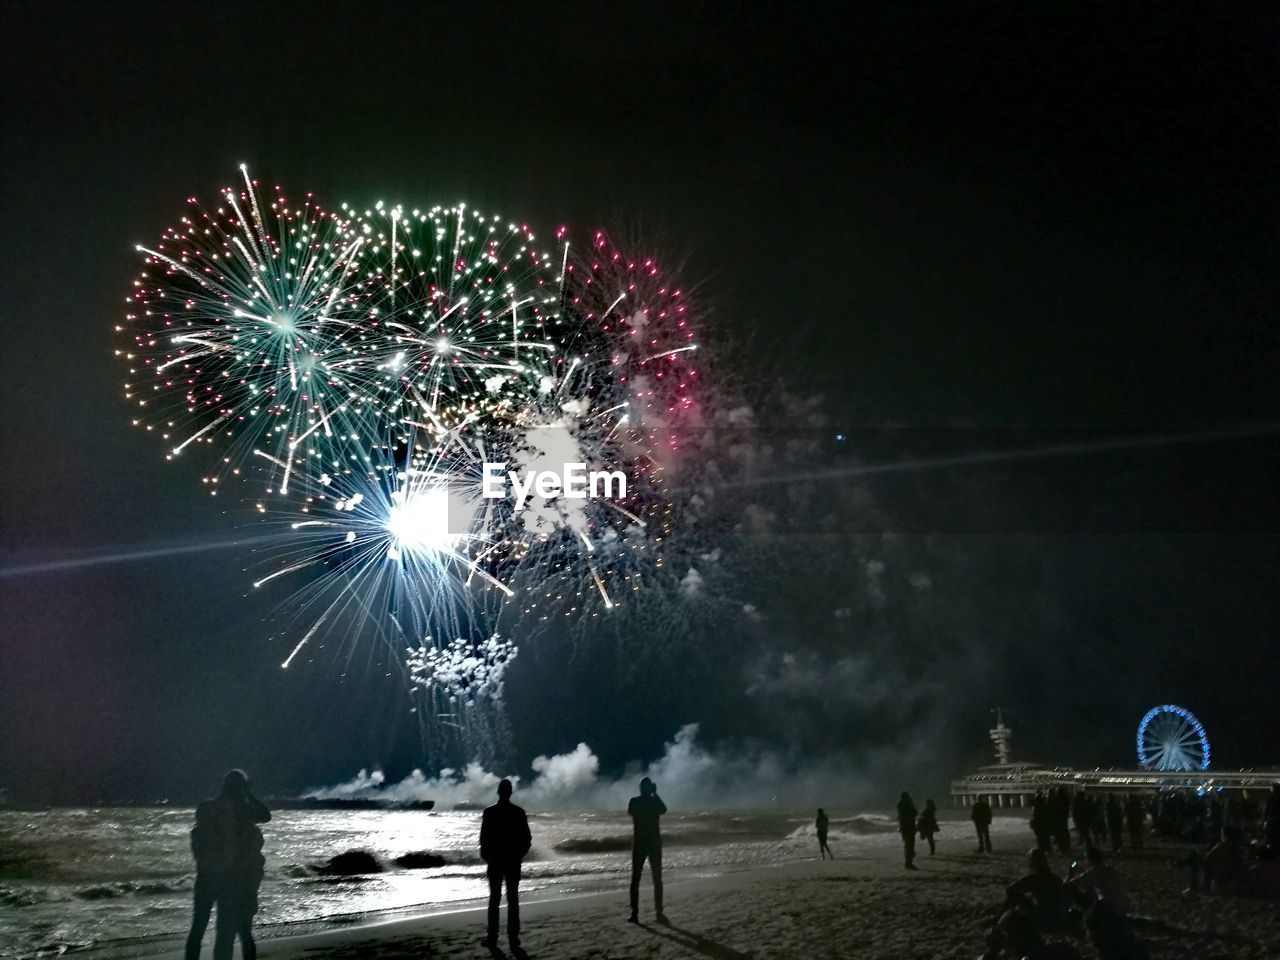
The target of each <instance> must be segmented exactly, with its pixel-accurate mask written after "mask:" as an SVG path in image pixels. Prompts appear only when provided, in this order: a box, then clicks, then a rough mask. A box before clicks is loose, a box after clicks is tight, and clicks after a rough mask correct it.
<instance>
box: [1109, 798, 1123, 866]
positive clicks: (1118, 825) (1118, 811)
mask: <svg viewBox="0 0 1280 960" xmlns="http://www.w3.org/2000/svg"><path fill="white" fill-rule="evenodd" d="M1107 832H1108V833H1109V834H1111V852H1112V853H1119V852H1120V845H1121V842H1122V841H1123V840H1124V807H1123V806H1122V805H1121V803H1120V798H1119V797H1117V796H1116V795H1115V794H1114V793H1113V794H1112V795H1111V796H1109V797H1107Z"/></svg>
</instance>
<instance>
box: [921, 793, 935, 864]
mask: <svg viewBox="0 0 1280 960" xmlns="http://www.w3.org/2000/svg"><path fill="white" fill-rule="evenodd" d="M918 826H919V829H920V839H921V840H924V841H925V842H926V843H928V844H929V856H931V857H932V856H933V855H934V854H935V853H936V852H937V849H938V848H937V847H936V846H935V845H934V842H933V838H934V835H935V834H936V833H937V832H938V805H937V804H936V803H934V802H933V801H932V800H926V801H925V802H924V813H922V814H920V823H919V824H918Z"/></svg>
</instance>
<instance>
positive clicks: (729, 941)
mask: <svg viewBox="0 0 1280 960" xmlns="http://www.w3.org/2000/svg"><path fill="white" fill-rule="evenodd" d="M949 839H950V842H949V843H948V842H945V841H944V843H943V844H940V846H939V850H938V854H937V855H936V856H933V857H930V856H928V854H927V853H926V854H924V855H923V856H921V857H920V858H919V860H918V864H919V870H917V871H914V872H908V871H906V870H904V869H903V867H902V863H901V859H900V853H899V851H898V850H897V849H896V848H895V846H894V845H892V844H890V843H875V844H867V845H866V846H865V848H861V847H860V848H859V849H857V850H856V851H855V852H854V854H853V855H852V856H850V857H846V858H841V859H838V860H835V861H826V862H820V861H818V860H816V859H815V860H795V861H790V862H786V863H782V864H777V865H773V866H767V867H760V868H755V869H749V870H739V871H735V872H729V873H725V874H723V875H719V876H715V877H710V878H708V877H700V878H694V879H684V878H681V877H679V876H677V875H672V876H670V877H669V878H668V882H667V904H666V906H667V915H668V917H669V919H670V923H671V925H670V926H660V925H658V924H656V923H655V922H654V919H653V910H652V901H651V899H650V893H651V890H650V888H649V887H648V886H647V885H646V886H645V888H644V889H643V894H642V900H641V915H642V921H643V922H642V923H641V924H640V925H639V926H636V925H633V924H630V923H628V922H627V921H626V915H627V895H626V891H625V890H618V891H616V892H608V893H603V894H593V895H590V896H581V897H568V898H560V899H554V900H544V901H540V902H530V903H527V904H526V905H525V906H524V909H523V919H524V928H525V929H524V935H523V940H524V944H523V946H524V949H525V951H526V952H527V953H528V955H529V956H531V957H534V958H542V960H550V958H557V960H573V958H619V960H621V958H658V960H667V958H677V957H712V958H718V960H738V958H784V957H785V958H809V957H813V958H822V957H841V958H844V957H848V958H863V957H865V958H885V960H889V958H893V960H909V958H922V960H923V958H960V957H965V958H973V957H976V956H978V955H979V954H980V953H981V952H982V950H983V941H982V934H983V931H984V930H985V929H986V927H987V926H988V924H989V923H990V920H991V918H992V916H993V915H994V911H995V910H996V908H997V907H998V906H999V904H1000V902H1001V899H1002V893H1003V888H1004V886H1005V884H1007V883H1008V882H1009V881H1011V880H1012V879H1014V878H1015V877H1017V876H1019V875H1020V874H1021V872H1022V871H1023V865H1024V862H1025V861H1024V851H1025V847H1026V844H1021V843H1019V845H1018V846H1017V847H1015V846H1013V844H1012V843H1011V844H1010V845H1009V849H1007V850H1003V851H998V852H997V853H996V854H994V855H986V856H979V855H977V854H975V853H972V852H971V851H972V847H971V846H970V844H969V841H968V839H967V837H966V838H964V839H963V840H961V839H960V838H959V837H957V836H956V835H955V834H951V835H950V837H949ZM1028 839H1029V837H1028ZM1187 849H1188V848H1186V847H1177V846H1172V845H1165V846H1155V847H1152V848H1150V849H1148V850H1147V851H1144V852H1143V853H1142V854H1140V855H1134V854H1128V855H1122V856H1121V857H1119V858H1117V859H1116V861H1115V863H1116V866H1117V867H1118V869H1119V870H1120V871H1121V873H1122V875H1123V876H1124V878H1125V879H1126V881H1127V883H1128V885H1129V887H1130V892H1131V894H1132V896H1133V899H1134V913H1135V914H1136V915H1138V916H1139V917H1140V918H1141V919H1139V920H1138V921H1137V923H1138V929H1139V932H1140V935H1141V936H1142V939H1143V941H1144V942H1145V943H1146V944H1147V946H1148V948H1149V949H1150V950H1151V954H1152V957H1154V958H1175V957H1176V958H1184V957H1192V956H1194V957H1196V958H1223V960H1226V958H1230V960H1253V958H1259V960H1260V958H1264V957H1280V910H1278V909H1277V906H1276V905H1275V904H1269V903H1265V902H1262V901H1256V900H1245V899H1233V898H1225V897H1216V896H1208V895H1205V894H1184V893H1183V892H1182V890H1183V888H1184V887H1185V877H1184V875H1183V874H1182V873H1180V872H1179V871H1178V870H1177V868H1176V867H1175V866H1174V863H1175V861H1176V860H1177V859H1178V858H1180V857H1182V856H1185V854H1186V851H1187ZM1054 866H1055V869H1057V870H1058V871H1059V872H1060V873H1063V872H1065V867H1066V864H1065V862H1063V860H1062V859H1061V858H1054ZM504 921H505V916H504ZM484 924H485V914H484V909H483V906H477V907H475V908H472V909H466V910H455V911H453V912H450V913H444V914H436V915H432V916H420V917H412V918H409V919H400V920H395V921H389V922H384V923H378V924H368V925H361V926H353V927H348V928H344V929H340V930H328V931H324V932H320V933H312V934H306V935H298V936H284V937H277V938H274V939H264V940H261V941H260V945H259V946H260V955H261V956H262V957H263V958H268V960H356V958H362V957H379V958H410V957H413V958H437V957H478V956H486V955H487V953H486V951H485V950H484V949H483V947H481V945H480V940H481V938H482V937H483V935H484V932H485V931H484ZM504 940H505V937H504ZM503 947H504V948H505V943H504V944H503ZM205 950H206V955H207V954H208V950H209V946H208V945H207V944H206V947H205ZM504 952H505V953H506V955H507V956H511V954H510V952H509V951H505V950H504ZM1081 953H1082V955H1083V956H1085V957H1092V956H1093V953H1092V952H1091V951H1090V950H1089V949H1088V948H1087V947H1083V948H1082V950H1081Z"/></svg>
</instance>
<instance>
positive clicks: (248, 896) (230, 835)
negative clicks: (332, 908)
mask: <svg viewBox="0 0 1280 960" xmlns="http://www.w3.org/2000/svg"><path fill="white" fill-rule="evenodd" d="M270 819H271V812H270V811H269V810H268V809H267V808H266V806H265V805H264V804H263V803H262V801H261V800H259V799H258V798H257V797H255V796H254V795H253V793H252V792H251V791H250V790H249V778H248V777H247V776H245V773H244V771H243V770H231V771H229V772H228V773H227V775H226V776H225V777H223V779H222V789H221V790H220V791H219V793H218V795H217V796H216V797H214V798H212V799H211V800H204V801H201V803H200V805H199V806H197V807H196V824H195V827H194V828H193V829H192V831H191V852H192V854H193V855H194V857H195V861H196V882H195V888H194V891H193V910H192V916H191V930H190V932H189V933H188V934H187V943H186V950H185V957H186V960H198V958H199V956H200V945H201V942H202V941H203V940H204V933H205V930H206V929H207V928H208V926H209V915H210V914H211V913H212V912H213V908H214V906H215V905H216V906H217V908H218V922H217V932H216V935H215V938H214V945H213V955H214V957H215V958H217V960H230V957H231V952H232V949H233V947H234V945H235V939H236V937H237V936H238V937H239V938H240V950H241V953H242V954H243V956H244V957H245V960H254V957H256V956H257V946H256V945H255V944H254V942H253V915H254V914H255V913H256V912H257V909H258V885H259V884H260V883H261V882H262V870H263V865H264V863H265V861H264V860H263V857H262V831H261V830H259V829H258V826H257V825H258V824H259V823H266V822H267V821H268V820H270Z"/></svg>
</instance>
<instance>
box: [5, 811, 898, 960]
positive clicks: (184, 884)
mask: <svg viewBox="0 0 1280 960" xmlns="http://www.w3.org/2000/svg"><path fill="white" fill-rule="evenodd" d="M193 815H194V811H193V810H192V809H190V808H173V807H124V808H100V809H94V808H84V809H77V808H71V809H51V810H40V811H20V810H3V809H0V957H37V956H52V955H59V954H63V953H75V952H80V951H88V952H89V953H90V954H91V956H93V957H95V958H97V957H113V956H129V955H134V954H146V953H153V952H159V951H160V950H162V949H164V948H165V947H172V946H174V945H175V944H176V938H179V937H181V936H183V935H184V934H185V929H186V925H187V923H188V922H189V920H190V911H191V889H192V884H193V882H194V874H193V872H192V860H191V853H190V846H189V831H190V830H191V826H192V820H193ZM529 819H530V827H531V830H532V833H533V836H534V845H533V849H532V850H531V851H530V855H529V858H528V859H527V860H526V861H525V866H524V880H523V882H522V884H521V891H522V895H524V896H526V897H529V898H540V897H547V896H565V895H573V894H581V893H592V892H598V891H602V890H609V889H618V890H621V889H622V888H623V887H624V886H625V884H626V882H627V878H628V874H629V870H630V858H629V853H628V851H629V850H630V845H631V823H630V820H629V818H628V817H627V816H626V815H625V814H615V813H577V812H575V813H535V812H531V813H530V818H529ZM896 826H897V825H896V821H895V819H894V818H893V817H892V816H891V815H889V814H887V813H847V814H840V813H837V812H835V811H832V812H831V832H830V838H829V839H830V844H831V846H832V848H833V849H835V850H836V851H837V853H839V851H840V850H841V848H842V847H843V848H844V849H848V848H849V847H850V846H851V845H852V844H855V843H857V844H862V843H868V842H872V843H875V842H891V841H893V842H896ZM479 829H480V813H479V812H478V811H472V810H465V811H464V810H458V811H439V812H437V811H430V812H425V811H410V810H358V811H349V810H342V811H326V810H283V811H279V812H277V813H276V814H275V815H274V817H273V819H272V820H271V822H270V823H267V824H264V825H263V834H264V837H265V840H266V846H265V849H264V853H265V854H266V858H267V866H266V875H265V877H264V879H263V883H262V889H261V892H260V896H259V912H258V916H257V918H256V920H257V926H258V929H259V930H260V933H261V936H263V937H271V936H279V935H284V934H289V933H294V932H303V931H307V930H311V929H322V928H325V927H329V926H338V925H345V924H351V923H358V922H363V921H367V920H374V919H382V918H386V917H394V916H396V915H398V914H411V913H418V912H426V911H427V910H430V909H436V910H439V909H447V908H449V907H450V906H451V905H452V906H455V907H457V908H461V907H464V906H468V905H471V904H472V903H474V902H476V901H478V900H480V899H481V898H483V897H485V896H487V887H486V884H485V880H484V866H483V864H482V862H481V861H480V856H479V850H478V846H477V837H478V835H479ZM663 839H664V846H663V865H664V874H665V876H666V879H667V880H668V882H671V881H674V880H677V879H684V878H689V877H695V876H710V875H715V874H717V873H722V872H725V871H726V870H730V869H735V868H743V867H751V866H757V865H762V864H767V863H771V862H780V861H784V860H789V859H795V858H798V857H801V856H805V857H812V856H813V855H814V854H815V852H816V840H815V837H814V828H813V813H812V812H811V811H803V812H802V811H790V812H787V811H783V812H758V811H705V812H697V813H687V814H677V813H672V814H669V815H668V816H666V817H664V818H663ZM355 851H362V852H364V853H367V854H369V855H371V857H372V858H373V860H374V861H376V863H374V862H373V861H368V866H367V869H368V870H369V872H366V873H362V874H359V875H355V876H333V875H326V874H324V873H323V872H322V870H323V868H324V867H325V865H326V864H328V863H329V862H330V861H331V860H332V858H334V857H336V856H339V855H340V854H344V853H351V852H355ZM410 854H429V855H430V858H423V857H418V858H412V857H410V858H409V859H408V860H405V861H404V863H397V860H399V859H401V858H405V857H406V856H407V855H410ZM436 858H439V859H436ZM422 863H429V864H432V865H431V866H426V867H423V866H420V865H416V864H422ZM406 864H407V865H406ZM375 868H376V869H375ZM210 936H212V934H211V933H210Z"/></svg>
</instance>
